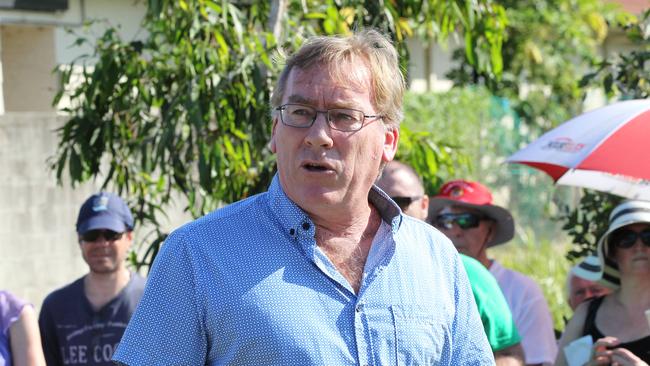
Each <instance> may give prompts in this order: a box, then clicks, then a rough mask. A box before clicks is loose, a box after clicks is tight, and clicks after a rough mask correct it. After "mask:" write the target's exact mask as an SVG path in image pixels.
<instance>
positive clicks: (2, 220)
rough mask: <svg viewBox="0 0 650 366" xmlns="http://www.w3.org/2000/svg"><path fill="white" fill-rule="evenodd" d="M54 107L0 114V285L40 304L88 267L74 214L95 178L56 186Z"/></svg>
mask: <svg viewBox="0 0 650 366" xmlns="http://www.w3.org/2000/svg"><path fill="white" fill-rule="evenodd" d="M61 123H62V119H61V118H58V117H56V115H54V114H53V113H8V114H5V115H4V116H0V172H2V173H1V174H2V179H0V238H1V239H0V253H1V256H0V258H1V259H0V268H1V270H0V288H3V289H7V290H10V291H12V292H13V293H15V294H16V295H18V296H21V297H23V298H25V299H27V300H29V301H31V302H33V303H34V304H35V305H37V306H40V304H41V302H42V300H43V298H44V297H45V296H46V295H47V293H49V292H50V291H52V290H54V289H56V288H58V287H61V286H62V285H64V284H65V283H67V282H70V281H71V280H73V279H75V278H77V277H79V276H81V275H82V274H83V273H85V272H86V265H85V263H84V262H83V260H82V259H81V256H80V255H79V248H78V246H77V240H76V234H75V226H74V224H75V220H76V217H77V212H78V209H79V206H80V205H81V203H83V200H85V199H86V197H88V196H89V195H90V194H92V192H93V191H94V190H95V187H94V186H93V185H92V184H87V185H84V186H82V187H78V188H75V189H72V188H70V187H69V185H65V186H63V187H60V186H57V185H56V181H55V179H54V175H53V173H52V172H51V171H50V170H49V169H48V168H47V164H46V161H47V159H48V158H49V157H50V156H51V155H52V154H54V152H55V151H56V139H55V136H54V134H53V130H54V129H55V128H57V127H58V126H59V125H60V124H61Z"/></svg>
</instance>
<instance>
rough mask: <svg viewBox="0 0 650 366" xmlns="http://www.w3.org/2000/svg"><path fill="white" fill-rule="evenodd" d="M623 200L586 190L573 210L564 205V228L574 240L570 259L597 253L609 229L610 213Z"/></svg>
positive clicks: (568, 255) (569, 255)
mask: <svg viewBox="0 0 650 366" xmlns="http://www.w3.org/2000/svg"><path fill="white" fill-rule="evenodd" d="M621 200H622V199H621V198H620V197H617V196H614V195H611V194H607V193H600V192H595V191H590V190H585V191H584V194H583V196H582V197H581V198H580V203H579V204H578V207H576V208H574V209H573V210H570V209H569V208H568V206H565V207H564V214H563V217H562V219H563V221H564V226H562V229H563V230H565V231H566V232H567V234H569V236H570V237H571V239H572V240H571V241H572V242H573V248H572V249H571V250H569V251H568V252H567V258H568V259H570V260H574V259H578V258H581V257H584V256H587V255H589V254H590V253H595V251H596V244H597V243H598V239H600V237H601V236H603V234H605V231H607V227H608V223H609V214H610V212H611V211H612V210H613V209H614V207H616V205H617V204H619V203H620V202H621Z"/></svg>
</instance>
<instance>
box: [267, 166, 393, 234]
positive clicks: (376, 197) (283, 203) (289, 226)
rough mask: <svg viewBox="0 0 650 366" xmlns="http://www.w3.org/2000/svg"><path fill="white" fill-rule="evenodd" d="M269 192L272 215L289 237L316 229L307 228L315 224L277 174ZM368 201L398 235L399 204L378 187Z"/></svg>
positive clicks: (372, 189)
mask: <svg viewBox="0 0 650 366" xmlns="http://www.w3.org/2000/svg"><path fill="white" fill-rule="evenodd" d="M268 192H269V207H270V208H271V213H272V214H273V215H275V216H276V217H278V218H279V219H280V220H279V221H280V225H282V227H283V228H284V229H285V230H286V231H287V232H288V233H289V235H291V236H295V235H297V233H298V232H299V229H302V231H310V230H313V229H314V228H313V227H307V226H308V225H310V226H313V224H312V221H311V219H310V218H309V216H308V215H307V214H306V213H305V211H303V210H302V209H301V208H300V207H299V206H298V205H296V203H295V202H293V201H292V200H291V199H289V197H287V195H286V194H285V193H284V190H283V189H282V185H281V184H280V178H279V176H278V174H277V173H276V174H275V176H273V180H272V181H271V185H270V186H269V189H268ZM368 201H370V203H372V205H373V206H375V208H376V209H377V211H378V212H379V215H380V216H381V218H382V220H383V221H385V222H386V223H387V224H388V225H390V227H391V231H392V232H393V234H395V233H397V230H399V227H400V226H401V224H402V212H401V210H400V209H399V207H398V206H397V204H395V202H393V201H392V200H391V199H390V197H389V196H388V195H387V194H386V193H385V192H384V191H382V190H381V189H379V187H377V186H376V185H373V186H372V188H371V189H370V192H369V193H368Z"/></svg>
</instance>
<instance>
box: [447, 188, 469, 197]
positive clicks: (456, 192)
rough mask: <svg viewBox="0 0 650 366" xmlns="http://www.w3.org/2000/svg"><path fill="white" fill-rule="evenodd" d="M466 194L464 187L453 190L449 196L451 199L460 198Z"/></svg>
mask: <svg viewBox="0 0 650 366" xmlns="http://www.w3.org/2000/svg"><path fill="white" fill-rule="evenodd" d="M463 193H465V191H464V190H463V188H462V187H459V186H455V187H453V188H452V189H451V192H449V196H451V197H460V196H462V195H463Z"/></svg>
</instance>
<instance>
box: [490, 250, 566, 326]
mask: <svg viewBox="0 0 650 366" xmlns="http://www.w3.org/2000/svg"><path fill="white" fill-rule="evenodd" d="M490 255H491V256H493V257H494V258H495V259H496V260H498V261H499V263H501V264H502V265H503V266H504V267H507V268H510V269H513V270H515V271H518V272H521V273H523V274H525V275H526V276H529V277H531V278H532V279H533V280H535V282H536V283H537V284H538V285H539V286H540V287H541V288H542V292H543V293H544V297H545V298H546V301H547V302H548V306H549V310H550V311H551V315H552V316H553V324H554V327H555V329H558V330H562V329H564V323H565V319H568V318H570V317H571V308H570V307H569V304H568V302H567V301H568V299H567V289H566V276H567V273H568V269H569V268H570V267H571V262H569V261H568V260H567V259H566V258H565V257H564V255H563V251H562V250H560V249H559V248H558V243H553V242H550V241H548V240H545V241H542V242H535V241H528V242H524V243H516V242H513V243H509V244H506V245H501V246H497V247H495V248H493V249H490Z"/></svg>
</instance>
